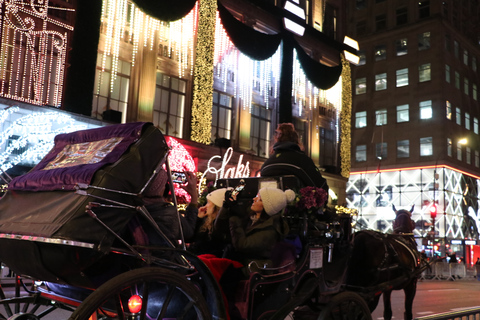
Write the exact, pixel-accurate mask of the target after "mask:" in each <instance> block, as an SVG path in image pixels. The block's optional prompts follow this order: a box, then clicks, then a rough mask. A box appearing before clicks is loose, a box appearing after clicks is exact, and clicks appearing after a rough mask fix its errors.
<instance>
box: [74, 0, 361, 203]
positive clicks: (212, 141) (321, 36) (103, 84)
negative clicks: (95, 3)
mask: <svg viewBox="0 0 480 320" xmlns="http://www.w3.org/2000/svg"><path fill="white" fill-rule="evenodd" d="M287 2H288V3H290V1H287ZM159 3H160V4H159ZM161 3H162V1H158V2H157V3H156V5H158V6H159V7H161V6H162V4H161ZM165 3H167V4H166V5H167V6H168V8H169V9H168V10H166V11H163V10H160V9H159V8H158V7H155V8H150V7H149V5H148V1H140V0H137V1H135V0H132V1H130V0H115V1H103V3H102V7H101V8H100V11H101V14H100V15H99V17H100V28H99V36H98V39H99V41H98V46H97V47H96V49H97V57H96V62H95V63H96V65H95V69H94V70H95V75H94V79H95V80H94V84H93V96H92V103H91V106H92V109H91V116H93V117H95V118H98V119H104V120H110V121H116V122H131V121H151V122H153V123H154V124H155V125H156V126H158V127H159V128H160V129H161V130H162V132H164V133H165V134H166V135H167V136H169V137H174V138H175V139H179V141H181V142H182V144H183V145H185V146H187V148H188V149H189V151H190V152H191V154H192V156H193V157H194V158H195V159H196V162H197V165H198V169H199V170H200V171H204V170H206V169H207V168H210V166H209V164H211V163H210V162H209V159H210V158H211V157H212V156H213V155H219V156H223V155H224V154H225V153H226V152H227V150H228V148H229V147H231V148H232V150H233V153H232V155H231V163H235V164H237V163H239V162H243V163H244V164H245V163H248V164H249V174H250V175H251V176H253V175H256V174H257V173H258V170H259V169H260V166H261V164H262V163H263V162H264V160H265V158H267V157H268V156H269V153H270V147H271V145H270V141H271V139H272V136H273V132H274V129H275V128H276V126H277V124H278V123H281V122H293V123H294V124H295V125H296V128H297V130H298V131H299V133H300V134H301V136H302V140H303V143H304V145H305V147H306V151H307V153H308V154H309V155H310V156H311V157H312V159H313V160H314V161H315V162H316V163H317V164H318V166H319V167H321V168H324V169H325V171H324V176H325V177H326V178H327V179H328V183H329V185H330V188H331V189H332V190H334V191H335V192H336V194H337V195H338V196H339V197H340V199H342V200H340V201H341V203H344V199H345V184H346V180H347V178H346V177H347V176H348V168H349V164H348V162H349V160H350V155H349V152H350V149H349V148H348V147H347V148H344V150H343V151H342V148H341V143H340V141H341V140H342V141H345V145H346V146H348V143H349V135H348V131H349V130H350V126H349V121H350V105H349V104H348V102H349V101H350V100H349V99H348V98H345V96H346V97H349V96H350V92H351V91H350V83H351V82H350V81H349V79H350V78H349V77H350V66H349V63H348V62H347V61H345V60H344V59H343V61H342V56H343V52H344V50H350V51H352V52H354V53H356V51H355V50H352V48H350V47H349V46H347V45H344V44H343V38H344V34H345V28H344V23H345V19H344V18H343V17H344V14H345V2H344V1H291V4H290V6H292V7H293V11H294V13H291V12H290V11H288V10H287V9H286V8H283V7H282V6H283V1H282V2H281V1H246V0H245V1H230V0H228V1H227V0H224V1H214V0H204V1H194V0H191V1H185V2H184V3H182V4H181V6H182V8H176V7H175V6H173V5H172V4H171V2H169V1H166V2H165ZM81 5H82V4H81V3H79V6H81ZM188 6H190V7H188ZM80 9H81V8H80V7H79V10H80ZM287 11H288V12H287ZM295 11H296V12H295ZM170 13H171V15H170ZM302 14H303V17H302ZM284 15H285V16H286V18H285V17H284ZM284 18H285V19H284ZM302 19H303V20H302ZM286 21H287V22H286ZM288 21H290V22H288ZM296 27H300V28H299V29H296ZM290 29H291V30H290ZM75 50H76V49H75V48H74V50H73V51H74V52H75ZM305 70H306V71H305ZM343 80H345V81H343ZM87 89H88V88H87ZM342 94H344V95H345V96H342ZM72 100H74V99H71V96H70V100H69V101H72ZM77 100H79V99H77ZM345 101H346V102H345ZM72 106H73V103H67V104H65V108H66V109H67V110H73V109H74V107H72ZM82 112H85V110H83V111H82ZM342 121H343V122H342ZM344 129H345V130H344ZM342 134H346V136H345V137H343V138H342V139H341V135H342ZM342 152H343V154H342ZM342 159H343V160H342ZM342 164H343V165H342ZM219 166H220V164H219ZM342 169H343V172H342Z"/></svg>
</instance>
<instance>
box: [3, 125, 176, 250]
mask: <svg viewBox="0 0 480 320" xmlns="http://www.w3.org/2000/svg"><path fill="white" fill-rule="evenodd" d="M167 150H168V146H167V144H166V141H165V139H164V137H163V135H162V133H161V132H160V131H159V130H158V129H157V128H155V127H154V126H153V124H151V123H144V122H139V123H127V124H121V125H112V126H108V127H102V128H98V129H90V130H83V131H77V132H73V133H68V134H61V135H58V136H56V138H55V145H54V147H53V149H52V150H51V151H50V152H49V153H48V154H47V155H46V156H45V157H44V159H43V160H42V161H41V162H40V163H39V164H38V165H37V166H36V167H35V168H33V169H32V170H31V171H30V172H29V173H27V174H25V175H23V176H20V177H17V178H15V179H13V180H12V181H11V182H10V183H9V188H8V189H9V190H8V191H7V193H6V194H5V195H4V197H3V198H2V199H0V233H1V234H3V235H5V234H15V235H18V234H20V235H28V236H35V237H48V238H59V239H66V240H75V241H85V242H93V243H96V244H98V243H100V242H102V244H103V245H104V246H105V245H106V246H107V247H108V246H109V245H110V244H111V243H112V241H113V237H112V236H110V235H108V234H107V232H106V230H105V229H104V228H103V227H102V226H101V225H100V224H98V223H97V222H96V221H94V219H92V218H91V217H89V216H88V215H87V214H86V213H85V207H86V205H87V204H88V203H89V202H90V201H94V199H93V198H92V197H91V196H85V195H82V194H79V193H78V192H76V188H77V187H76V186H78V185H86V186H94V187H97V188H92V189H90V188H88V189H87V190H88V193H89V194H92V195H94V196H96V197H103V198H108V199H111V200H113V201H121V202H124V203H127V204H129V205H132V206H135V205H138V201H139V200H138V197H134V196H125V195H124V194H118V193H112V192H109V191H105V189H113V190H119V191H123V192H129V193H134V194H136V193H139V192H140V191H141V190H142V188H143V187H144V186H145V184H146V183H147V182H148V181H149V178H150V177H151V175H152V173H153V172H154V170H155V168H157V166H158V164H159V163H160V162H161V161H162V159H164V157H165V155H166V153H167ZM100 211H101V213H102V221H104V222H105V223H106V224H107V225H108V226H109V227H110V228H112V229H113V230H114V231H115V232H120V231H121V230H122V229H123V228H125V226H126V224H127V223H128V221H129V220H130V218H131V217H132V215H133V214H134V213H135V210H134V209H130V210H128V209H124V210H120V211H119V210H112V209H110V210H100Z"/></svg>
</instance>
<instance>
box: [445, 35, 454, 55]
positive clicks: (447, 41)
mask: <svg viewBox="0 0 480 320" xmlns="http://www.w3.org/2000/svg"><path fill="white" fill-rule="evenodd" d="M445 51H447V52H450V51H452V39H451V38H450V35H449V34H446V35H445Z"/></svg>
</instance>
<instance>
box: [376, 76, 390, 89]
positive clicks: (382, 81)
mask: <svg viewBox="0 0 480 320" xmlns="http://www.w3.org/2000/svg"><path fill="white" fill-rule="evenodd" d="M386 89H387V74H386V73H380V74H377V75H375V91H381V90H386Z"/></svg>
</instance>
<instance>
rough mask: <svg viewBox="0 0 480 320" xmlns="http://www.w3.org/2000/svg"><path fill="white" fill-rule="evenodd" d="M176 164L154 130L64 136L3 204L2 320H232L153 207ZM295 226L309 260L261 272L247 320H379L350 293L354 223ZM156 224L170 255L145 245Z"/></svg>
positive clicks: (344, 219)
mask: <svg viewBox="0 0 480 320" xmlns="http://www.w3.org/2000/svg"><path fill="white" fill-rule="evenodd" d="M168 152H169V147H168V146H167V144H166V141H165V139H164V137H163V135H162V133H161V132H160V131H159V130H158V129H156V128H155V127H154V126H153V125H152V124H149V123H130V124H124V125H115V126H110V127H106V128H100V129H93V130H85V131H79V132H74V133H70V134H64V135H59V136H57V137H56V139H55V146H54V148H53V149H52V150H51V152H50V153H49V154H48V155H47V156H46V157H45V158H44V159H43V160H42V161H41V162H40V163H39V164H38V165H37V166H36V167H35V168H34V169H33V170H32V171H30V172H29V173H27V174H25V175H23V176H20V177H17V178H15V179H13V180H12V181H11V182H10V183H9V190H8V192H7V193H6V194H5V195H4V196H3V198H2V199H1V200H0V260H1V261H2V262H3V263H5V264H6V265H7V266H8V267H9V268H10V269H11V270H12V271H13V272H14V273H15V274H16V275H17V281H16V284H17V288H16V290H15V295H14V296H13V297H10V296H8V297H7V296H6V295H5V294H4V292H3V290H0V299H1V300H0V305H1V306H3V308H4V310H2V311H4V312H2V314H1V315H0V319H1V318H5V319H7V318H8V319H17V320H20V319H39V318H42V317H44V316H45V315H47V314H50V313H52V312H55V311H57V310H60V311H61V313H59V315H57V316H53V317H54V318H55V319H61V318H71V319H79V320H83V319H88V318H93V319H95V318H101V319H107V318H114V319H116V318H118V319H126V318H128V319H228V318H229V315H228V311H227V310H228V308H227V306H226V302H225V297H224V295H223V293H222V289H221V287H220V286H219V283H218V281H217V280H216V279H215V277H214V275H213V274H212V271H211V270H210V269H209V268H208V267H207V266H206V264H205V263H204V262H202V260H201V259H200V258H199V257H197V256H196V255H193V254H191V253H190V252H189V251H187V250H186V247H185V241H184V240H183V239H181V240H180V241H178V242H175V241H171V240H169V239H168V238H167V237H166V236H165V234H164V233H163V232H162V230H161V228H159V226H158V225H157V224H156V222H155V221H154V219H153V218H152V216H151V214H150V213H149V212H148V210H146V208H145V206H144V204H143V202H142V193H143V192H144V190H145V189H146V188H147V187H148V185H149V184H150V183H151V181H152V180H153V178H154V177H155V175H156V173H157V172H158V171H159V170H160V168H162V167H163V166H165V168H166V170H167V172H168V173H170V169H169V164H168ZM169 176H171V175H170V174H169ZM246 180H247V185H248V186H249V187H248V188H247V189H248V190H247V191H246V192H245V195H248V194H249V192H250V193H252V194H253V195H254V194H255V193H256V191H257V190H258V188H259V187H260V186H261V184H262V183H268V184H269V185H271V184H272V183H273V184H275V185H276V186H277V187H278V188H295V187H298V185H294V184H296V183H297V182H296V181H297V180H296V179H294V178H292V177H275V178H268V179H263V178H248V179H246ZM222 183H224V184H225V186H234V185H235V184H236V183H238V181H237V180H236V179H227V180H225V181H223V182H222ZM170 185H173V183H172V181H171V180H170ZM173 193H174V192H172V194H173ZM173 200H174V203H176V201H175V198H174V199H173ZM285 218H286V219H287V220H288V221H289V223H290V227H291V230H292V232H293V233H294V234H293V236H295V237H297V238H298V239H299V240H300V243H301V249H300V250H299V252H298V256H297V257H296V259H295V261H294V262H293V263H292V262H289V263H288V265H280V266H278V267H277V268H262V267H260V268H256V269H255V270H254V271H252V273H251V274H250V278H249V279H248V280H246V281H243V282H242V283H241V285H240V286H239V287H240V289H239V292H238V293H237V295H236V296H237V298H236V301H235V304H236V305H237V307H238V309H239V310H240V313H241V316H242V318H245V319H285V318H296V319H310V318H312V319H313V318H315V319H330V318H332V319H333V318H337V317H342V318H348V319H365V320H369V319H371V315H370V310H369V307H368V305H367V302H366V301H365V299H367V300H368V299H370V298H369V297H370V296H369V295H368V294H365V293H364V292H362V290H355V288H354V287H352V288H354V290H349V286H348V284H347V283H346V279H347V271H348V267H347V266H348V264H349V259H350V257H351V251H352V247H351V245H350V244H351V229H350V223H351V217H350V216H342V215H338V216H336V219H334V220H331V221H318V222H316V223H313V224H312V222H311V221H309V219H307V218H305V217H304V216H302V215H298V214H296V215H295V216H294V217H293V216H290V217H289V216H288V214H287V216H286V217H285ZM145 224H148V225H149V226H150V227H151V229H153V230H154V231H155V232H156V233H158V235H159V236H161V237H163V239H164V245H161V246H159V245H149V244H148V240H147V241H145V232H144V230H143V229H142V225H145ZM178 224H179V225H180V226H181V216H180V214H178ZM180 229H181V227H180ZM27 280H29V281H30V280H31V281H32V282H31V283H32V285H31V286H27V285H26V284H25V283H26V282H27ZM22 284H23V290H20V289H19V287H18V286H21V285H22ZM20 306H21V307H22V308H20Z"/></svg>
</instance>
